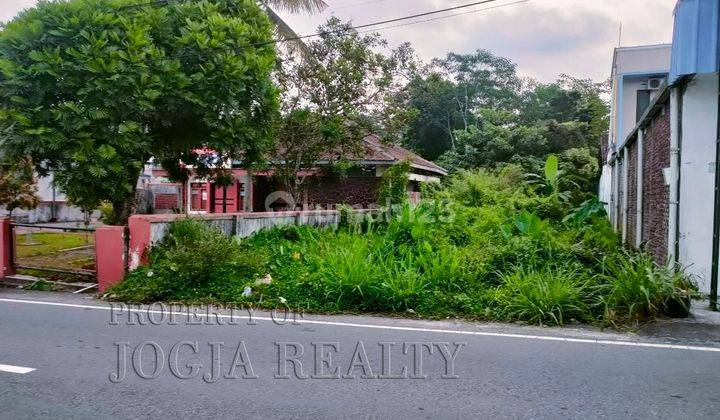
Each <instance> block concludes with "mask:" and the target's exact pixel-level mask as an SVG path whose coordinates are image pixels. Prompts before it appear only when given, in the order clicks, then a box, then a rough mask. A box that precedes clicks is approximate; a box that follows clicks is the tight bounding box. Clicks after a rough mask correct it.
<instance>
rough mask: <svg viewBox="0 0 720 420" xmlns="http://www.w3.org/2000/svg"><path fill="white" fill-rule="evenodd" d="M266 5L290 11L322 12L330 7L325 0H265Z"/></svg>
mask: <svg viewBox="0 0 720 420" xmlns="http://www.w3.org/2000/svg"><path fill="white" fill-rule="evenodd" d="M261 3H263V4H264V5H266V6H269V7H272V8H274V9H276V10H283V11H286V12H290V13H308V14H315V13H320V12H322V11H323V10H325V9H326V8H327V7H328V4H327V3H325V2H324V1H323V0H263V1H261Z"/></svg>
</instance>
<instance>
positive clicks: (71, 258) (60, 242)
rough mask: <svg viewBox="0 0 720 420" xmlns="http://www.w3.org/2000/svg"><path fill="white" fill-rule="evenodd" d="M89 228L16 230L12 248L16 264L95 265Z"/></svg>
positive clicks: (72, 268) (89, 267) (79, 266)
mask: <svg viewBox="0 0 720 420" xmlns="http://www.w3.org/2000/svg"><path fill="white" fill-rule="evenodd" d="M94 244H95V238H94V235H93V233H92V232H60V231H58V232H47V231H41V232H33V231H31V230H25V231H17V232H16V239H15V249H16V252H17V256H16V261H17V263H18V264H19V265H25V266H32V267H43V268H55V269H70V270H79V269H83V270H92V269H94V268H95V247H94Z"/></svg>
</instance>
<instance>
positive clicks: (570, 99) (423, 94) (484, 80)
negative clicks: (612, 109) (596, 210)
mask: <svg viewBox="0 0 720 420" xmlns="http://www.w3.org/2000/svg"><path fill="white" fill-rule="evenodd" d="M605 91H606V87H605V86H604V85H603V84H598V83H594V82H592V81H590V80H580V79H574V78H572V77H569V76H564V75H563V76H561V77H560V78H559V79H558V80H557V81H556V82H553V83H539V82H536V81H534V80H531V79H523V78H521V77H519V76H518V74H517V68H516V66H515V64H514V63H512V62H511V61H509V60H507V59H505V58H502V57H497V56H495V55H493V54H492V53H490V52H489V51H485V50H479V51H477V52H475V53H472V54H465V55H463V54H454V53H451V54H448V56H447V57H446V58H444V59H436V60H434V61H433V62H432V63H431V64H430V65H429V66H427V67H426V68H424V69H422V70H421V71H418V72H417V73H415V74H414V76H413V78H412V80H411V81H410V83H409V84H408V85H407V87H406V89H405V95H406V96H405V101H406V102H405V103H406V105H407V107H408V108H410V109H412V110H413V111H414V112H413V115H415V118H413V119H412V120H411V122H410V124H409V130H408V131H407V133H406V136H405V144H406V145H407V146H409V147H411V148H412V149H414V150H416V151H418V152H419V153H420V154H422V155H423V156H424V157H426V158H429V159H433V160H437V161H438V163H439V164H440V165H441V166H443V167H445V168H446V169H448V170H450V171H457V170H461V169H473V168H491V169H496V168H500V167H504V166H506V165H508V164H517V165H520V166H522V167H523V168H524V170H525V171H528V172H537V171H539V170H540V168H541V166H542V163H543V162H544V161H545V158H546V157H547V156H548V155H549V154H556V155H565V154H567V155H568V156H567V158H568V159H566V162H567V167H566V168H565V170H566V171H567V172H570V173H571V174H572V177H573V178H575V179H576V182H577V184H578V186H579V189H580V190H583V191H585V192H594V191H595V189H596V186H595V185H596V183H597V179H598V174H599V171H598V162H599V159H598V158H599V156H598V154H599V153H598V152H599V147H598V145H599V144H600V141H601V138H602V136H603V133H604V132H605V131H606V130H607V126H608V120H607V116H608V114H609V109H608V105H607V103H606V102H605V101H604V100H603V99H602V95H603V92H605Z"/></svg>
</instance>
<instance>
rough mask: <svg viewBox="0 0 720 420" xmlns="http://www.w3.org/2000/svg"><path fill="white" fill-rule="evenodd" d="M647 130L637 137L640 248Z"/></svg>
mask: <svg viewBox="0 0 720 420" xmlns="http://www.w3.org/2000/svg"><path fill="white" fill-rule="evenodd" d="M644 143H645V132H644V130H643V129H642V128H641V129H640V130H638V137H637V152H638V153H637V169H636V171H635V173H636V174H637V186H636V189H635V191H636V193H635V195H636V196H637V197H636V200H637V201H636V204H635V212H636V213H635V248H640V246H642V242H643V238H642V236H643V177H644V176H645V173H644V168H643V165H644V160H645V144H644Z"/></svg>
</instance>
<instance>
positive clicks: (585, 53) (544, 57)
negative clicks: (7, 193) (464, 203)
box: [0, 0, 676, 82]
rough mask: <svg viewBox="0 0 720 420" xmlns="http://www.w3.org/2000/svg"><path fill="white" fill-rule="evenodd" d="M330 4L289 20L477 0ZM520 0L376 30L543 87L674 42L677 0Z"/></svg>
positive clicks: (11, 10)
mask: <svg viewBox="0 0 720 420" xmlns="http://www.w3.org/2000/svg"><path fill="white" fill-rule="evenodd" d="M325 1H326V2H327V3H328V4H329V5H330V7H329V8H328V9H327V10H326V11H325V12H323V13H322V14H319V15H314V16H307V15H287V14H284V17H285V18H286V20H287V22H288V23H289V24H290V26H291V27H292V28H293V29H295V31H296V32H298V33H300V34H310V33H313V32H315V29H316V28H317V26H318V25H320V24H321V23H323V22H324V21H326V20H327V19H328V18H329V17H331V16H333V15H335V16H337V17H339V18H340V19H343V20H350V21H352V22H353V24H355V25H362V24H365V23H371V22H377V21H382V20H386V19H392V18H396V17H401V16H407V15H412V14H417V13H422V12H426V11H432V10H438V9H442V8H446V7H452V6H457V5H462V4H467V3H472V2H473V0H325ZM517 1H518V0H499V1H497V2H495V3H493V4H488V5H485V6H476V7H471V8H468V9H463V10H460V11H457V12H454V13H458V12H464V11H473V10H478V9H484V8H488V7H491V6H492V7H496V6H498V5H505V4H508V5H507V6H502V7H497V8H494V9H491V10H478V11H477V12H472V13H466V14H463V15H459V16H454V17H450V18H447V19H442V20H437V21H433V22H425V23H420V24H417V25H410V26H405V27H400V28H393V29H386V30H382V31H379V32H380V33H381V34H382V35H383V36H384V37H385V38H386V39H387V40H388V41H389V43H390V45H392V46H394V45H398V44H401V43H403V42H410V43H411V44H412V45H413V47H414V48H415V50H416V51H417V54H418V55H419V57H420V58H422V59H423V60H425V61H429V60H431V59H432V58H435V57H442V56H444V55H445V54H447V53H448V52H451V51H452V52H456V53H470V52H473V51H475V50H477V49H481V48H482V49H488V50H490V51H492V52H493V53H495V54H497V55H500V56H503V57H507V58H509V59H511V60H513V61H514V62H515V63H517V65H518V71H519V73H520V74H521V75H523V76H529V77H534V78H536V79H539V80H541V81H545V82H548V81H552V80H554V79H555V78H556V77H557V76H558V75H560V74H569V75H571V76H575V77H581V78H592V79H595V80H597V81H601V80H605V79H607V78H608V77H609V75H610V67H611V64H612V52H613V48H614V47H616V46H618V41H620V45H622V46H632V45H644V44H659V43H666V42H670V41H671V39H672V21H673V19H672V11H673V8H674V6H675V3H676V0H529V1H526V2H523V3H517V4H510V3H516V2H517ZM0 3H2V4H1V5H0V21H7V20H9V19H12V17H13V16H14V15H15V14H17V13H18V12H19V11H20V10H22V9H24V8H27V7H32V6H33V5H34V4H35V0H0ZM446 14H449V13H446ZM438 16H441V15H438ZM621 24H622V36H620V33H621V31H620V27H621ZM388 26H392V25H388Z"/></svg>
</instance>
